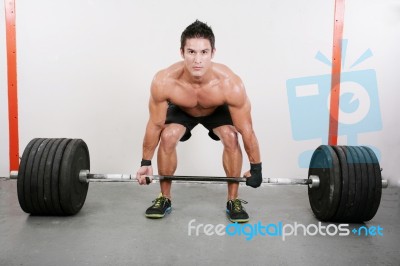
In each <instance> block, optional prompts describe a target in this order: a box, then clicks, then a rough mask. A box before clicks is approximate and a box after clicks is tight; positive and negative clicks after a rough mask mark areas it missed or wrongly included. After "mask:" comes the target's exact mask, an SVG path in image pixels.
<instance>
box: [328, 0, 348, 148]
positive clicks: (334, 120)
mask: <svg viewBox="0 0 400 266" xmlns="http://www.w3.org/2000/svg"><path fill="white" fill-rule="evenodd" d="M344 1H345V0H335V15H334V28H333V52H332V80H331V101H330V109H329V110H330V112H329V113H330V114H329V135H328V144H329V145H337V138H338V127H339V126H338V124H339V97H340V72H341V70H342V69H341V67H342V40H343V24H344V23H343V21H344Z"/></svg>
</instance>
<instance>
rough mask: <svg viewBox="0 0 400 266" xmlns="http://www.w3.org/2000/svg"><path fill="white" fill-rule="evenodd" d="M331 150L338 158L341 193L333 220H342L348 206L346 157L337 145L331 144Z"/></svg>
mask: <svg viewBox="0 0 400 266" xmlns="http://www.w3.org/2000/svg"><path fill="white" fill-rule="evenodd" d="M332 148H333V150H334V151H335V152H336V155H337V157H338V159H339V166H340V173H341V180H342V184H341V185H342V186H341V194H340V201H339V205H338V209H337V211H336V213H335V216H334V217H333V221H342V220H343V217H344V213H345V211H346V209H347V206H348V194H349V169H348V167H347V159H346V155H345V153H344V151H343V149H342V148H341V147H339V146H332Z"/></svg>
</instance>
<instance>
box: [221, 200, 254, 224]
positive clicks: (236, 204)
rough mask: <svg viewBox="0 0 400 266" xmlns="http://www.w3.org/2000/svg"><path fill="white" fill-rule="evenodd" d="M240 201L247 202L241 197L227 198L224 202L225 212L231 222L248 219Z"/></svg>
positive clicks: (243, 221) (240, 221) (241, 221)
mask: <svg viewBox="0 0 400 266" xmlns="http://www.w3.org/2000/svg"><path fill="white" fill-rule="evenodd" d="M242 203H244V204H247V201H244V200H241V199H234V200H229V201H228V202H227V203H226V213H227V214H228V219H229V220H230V221H231V222H233V223H247V222H248V221H249V215H248V214H247V212H246V210H245V209H244V207H243V206H242Z"/></svg>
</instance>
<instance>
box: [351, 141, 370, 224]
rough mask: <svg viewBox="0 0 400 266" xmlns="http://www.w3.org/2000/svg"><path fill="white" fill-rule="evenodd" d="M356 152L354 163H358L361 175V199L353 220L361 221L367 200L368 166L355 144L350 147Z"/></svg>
mask: <svg viewBox="0 0 400 266" xmlns="http://www.w3.org/2000/svg"><path fill="white" fill-rule="evenodd" d="M351 148H352V149H353V150H354V151H355V152H356V154H357V159H358V161H356V165H357V164H358V165H359V166H360V167H359V168H358V170H360V171H361V173H360V176H361V199H360V205H359V208H358V212H357V216H356V219H355V222H363V221H364V220H363V215H364V212H365V208H366V207H367V202H368V182H369V181H368V168H367V164H366V160H365V157H364V154H363V153H362V151H361V150H360V149H359V147H357V146H352V147H351Z"/></svg>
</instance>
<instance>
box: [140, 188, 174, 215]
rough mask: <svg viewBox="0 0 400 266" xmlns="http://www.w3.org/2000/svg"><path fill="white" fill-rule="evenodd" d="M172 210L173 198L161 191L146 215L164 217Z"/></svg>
mask: <svg viewBox="0 0 400 266" xmlns="http://www.w3.org/2000/svg"><path fill="white" fill-rule="evenodd" d="M171 210H172V206H171V200H170V199H168V198H166V197H164V196H163V195H162V194H161V193H160V195H159V196H158V198H156V199H155V200H153V205H151V206H150V207H149V208H148V209H147V210H146V214H145V215H146V217H147V218H163V217H164V216H165V214H167V213H170V212H171Z"/></svg>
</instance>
